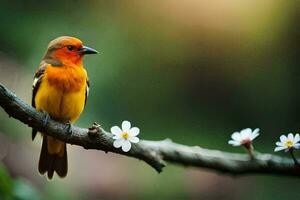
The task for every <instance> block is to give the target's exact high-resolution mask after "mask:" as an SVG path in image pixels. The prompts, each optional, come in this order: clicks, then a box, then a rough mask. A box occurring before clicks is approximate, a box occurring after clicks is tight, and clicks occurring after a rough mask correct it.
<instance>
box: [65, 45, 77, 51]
mask: <svg viewBox="0 0 300 200" xmlns="http://www.w3.org/2000/svg"><path fill="white" fill-rule="evenodd" d="M67 48H68V50H69V51H73V50H74V49H75V47H74V46H73V45H68V46H67Z"/></svg>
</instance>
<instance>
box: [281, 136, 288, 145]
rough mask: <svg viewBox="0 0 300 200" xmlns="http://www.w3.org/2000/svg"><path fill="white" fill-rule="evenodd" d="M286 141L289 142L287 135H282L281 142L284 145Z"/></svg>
mask: <svg viewBox="0 0 300 200" xmlns="http://www.w3.org/2000/svg"><path fill="white" fill-rule="evenodd" d="M286 140H287V137H286V136H285V135H281V136H280V141H281V142H283V143H284V142H285V141H286Z"/></svg>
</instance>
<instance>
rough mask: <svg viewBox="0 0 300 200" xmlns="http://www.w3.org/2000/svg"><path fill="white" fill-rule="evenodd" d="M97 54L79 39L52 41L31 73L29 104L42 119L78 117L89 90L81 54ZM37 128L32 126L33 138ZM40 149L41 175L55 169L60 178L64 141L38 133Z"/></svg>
mask: <svg viewBox="0 0 300 200" xmlns="http://www.w3.org/2000/svg"><path fill="white" fill-rule="evenodd" d="M96 53H98V52H97V51H96V50H95V49H93V48H90V47H87V46H84V45H83V43H82V41H81V40H79V39H78V38H75V37H71V36H61V37H58V38H56V39H54V40H52V41H51V42H50V43H49V45H48V48H47V50H46V53H45V54H44V56H43V58H42V61H41V62H40V65H39V68H38V69H37V71H36V73H35V75H34V81H33V89H32V101H31V104H32V106H33V107H34V108H36V109H37V110H38V111H41V112H43V113H44V116H45V117H44V122H45V124H47V122H48V120H49V118H51V119H53V120H56V121H59V122H61V123H65V124H68V125H69V126H68V127H69V128H70V129H69V132H70V134H71V133H72V124H73V123H75V121H76V120H77V119H78V118H79V116H80V114H81V113H82V111H83V110H84V107H85V105H86V101H87V97H88V93H89V86H90V84H89V79H88V75H87V71H86V70H85V68H84V66H83V57H84V55H87V54H96ZM37 133H38V131H37V130H36V129H32V141H33V140H34V138H35V137H36V135H37ZM41 135H42V137H43V140H42V148H41V152H40V158H39V163H38V170H39V173H40V174H41V175H44V174H46V173H47V177H48V179H49V180H51V179H52V177H53V174H54V172H56V174H57V175H58V176H59V177H61V178H63V177H65V176H66V175H67V172H68V159H67V147H66V143H65V142H63V141H60V140H57V139H55V138H54V137H52V136H48V135H46V134H44V133H41Z"/></svg>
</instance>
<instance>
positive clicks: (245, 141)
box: [228, 128, 259, 146]
mask: <svg viewBox="0 0 300 200" xmlns="http://www.w3.org/2000/svg"><path fill="white" fill-rule="evenodd" d="M258 132H259V129H258V128H257V129H255V130H254V131H252V130H251V129H250V128H246V129H243V130H241V131H240V132H234V133H233V134H232V135H231V138H232V140H229V141H228V144H231V145H233V146H241V145H250V144H251V143H252V141H253V140H254V139H255V138H256V137H257V136H258V135H259V133H258Z"/></svg>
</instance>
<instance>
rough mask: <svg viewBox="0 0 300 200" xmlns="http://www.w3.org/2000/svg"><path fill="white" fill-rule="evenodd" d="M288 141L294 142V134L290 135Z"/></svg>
mask: <svg viewBox="0 0 300 200" xmlns="http://www.w3.org/2000/svg"><path fill="white" fill-rule="evenodd" d="M288 139H289V140H291V141H294V135H293V134H292V133H289V134H288Z"/></svg>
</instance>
